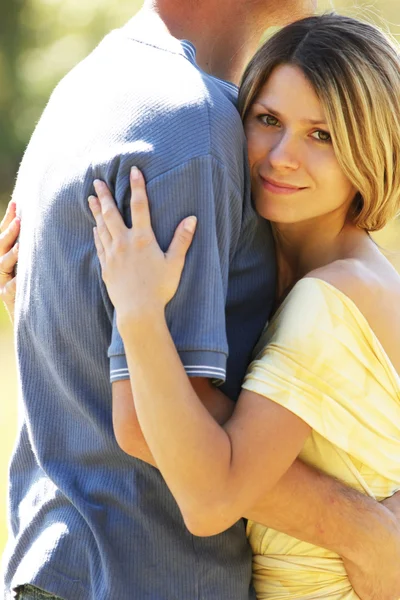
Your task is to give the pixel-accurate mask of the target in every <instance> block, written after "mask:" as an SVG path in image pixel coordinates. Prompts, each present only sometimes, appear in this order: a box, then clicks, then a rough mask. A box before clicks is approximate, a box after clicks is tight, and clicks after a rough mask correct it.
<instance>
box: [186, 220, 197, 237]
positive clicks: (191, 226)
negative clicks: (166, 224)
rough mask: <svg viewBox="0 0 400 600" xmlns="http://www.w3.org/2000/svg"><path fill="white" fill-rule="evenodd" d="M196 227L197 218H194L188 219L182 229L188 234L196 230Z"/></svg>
mask: <svg viewBox="0 0 400 600" xmlns="http://www.w3.org/2000/svg"><path fill="white" fill-rule="evenodd" d="M196 225H197V218H196V217H188V218H187V219H186V221H185V225H184V228H185V229H186V231H188V232H189V233H193V232H194V230H195V229H196Z"/></svg>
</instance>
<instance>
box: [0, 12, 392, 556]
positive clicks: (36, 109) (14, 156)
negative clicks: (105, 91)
mask: <svg viewBox="0 0 400 600" xmlns="http://www.w3.org/2000/svg"><path fill="white" fill-rule="evenodd" d="M277 1H279V0H277ZM141 4H142V2H141V0H116V1H114V2H111V1H110V0H1V3H0V132H1V135H0V214H3V212H4V209H5V206H6V204H7V202H8V200H9V198H10V194H11V191H12V188H13V185H14V180H15V176H16V173H17V170H18V165H19V162H20V160H21V156H22V154H23V151H24V148H25V146H26V144H27V142H28V141H29V138H30V135H31V133H32V131H33V129H34V127H35V123H36V122H37V120H38V119H39V117H40V114H41V112H42V110H43V108H44V106H45V104H46V102H47V99H48V97H49V95H50V93H51V91H52V89H53V87H54V85H55V84H56V83H57V81H58V80H59V79H60V78H61V77H62V76H63V75H64V74H65V73H66V72H67V71H68V70H69V69H70V68H71V67H72V66H73V65H74V64H76V63H77V62H78V61H79V60H80V59H81V58H83V57H84V56H85V55H86V54H87V53H88V52H90V51H91V50H92V48H94V47H95V45H96V44H97V42H98V41H99V40H100V39H101V38H102V36H103V35H104V34H105V33H106V32H108V31H109V30H111V29H113V28H115V27H118V26H120V25H122V24H123V23H124V22H125V21H126V20H128V19H129V18H130V17H131V16H133V15H134V13H135V12H136V11H137V10H138V9H139V8H140V6H141ZM319 8H320V10H326V9H329V8H335V9H336V10H337V11H338V12H343V13H346V14H350V15H351V16H356V17H357V16H361V17H363V18H367V19H368V20H370V21H372V22H375V23H377V24H378V25H381V26H383V27H385V28H387V29H390V30H391V32H392V34H393V35H395V36H396V37H397V36H398V35H399V34H400V7H399V3H398V0H375V1H373V2H371V0H368V1H364V0H358V2H357V0H356V1H354V0H332V1H331V0H322V1H320V7H319ZM127 76H129V74H127ZM94 91H95V90H94ZM378 241H379V242H380V244H381V245H382V246H384V247H385V248H386V249H387V250H388V252H389V258H390V259H391V260H392V261H393V262H394V264H395V265H396V266H397V268H398V269H399V270H400V255H399V254H397V251H400V227H399V225H398V224H393V225H391V226H390V227H388V228H387V229H386V230H385V231H384V232H381V233H380V234H379V236H378ZM0 374H1V377H0V386H1V390H0V398H1V402H0V553H2V551H3V547H4V543H5V539H6V491H7V467H8V462H9V457H10V453H11V451H12V446H13V443H14V438H15V432H16V423H17V399H16V398H17V393H16V390H17V385H16V371H15V362H14V356H13V344H12V331H11V327H10V325H9V323H8V318H7V316H6V313H5V311H4V309H3V307H2V306H1V307H0Z"/></svg>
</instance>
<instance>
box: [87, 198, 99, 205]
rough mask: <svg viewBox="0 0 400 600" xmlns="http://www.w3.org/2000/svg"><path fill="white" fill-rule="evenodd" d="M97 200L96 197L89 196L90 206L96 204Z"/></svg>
mask: <svg viewBox="0 0 400 600" xmlns="http://www.w3.org/2000/svg"><path fill="white" fill-rule="evenodd" d="M96 200H97V198H96V196H89V198H88V202H89V204H90V205H92V204H95V203H96Z"/></svg>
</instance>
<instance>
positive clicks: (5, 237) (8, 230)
mask: <svg viewBox="0 0 400 600" xmlns="http://www.w3.org/2000/svg"><path fill="white" fill-rule="evenodd" d="M8 221H9V219H6V217H4V219H3V221H2V225H1V228H0V256H4V254H6V253H7V252H8V251H9V250H11V248H12V247H13V245H14V244H15V242H16V240H17V237H18V235H19V230H20V225H21V223H20V220H19V219H18V217H14V218H13V219H12V220H11V222H8ZM7 223H8V225H7ZM3 224H4V226H3Z"/></svg>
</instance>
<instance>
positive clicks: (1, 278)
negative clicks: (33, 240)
mask: <svg viewBox="0 0 400 600" xmlns="http://www.w3.org/2000/svg"><path fill="white" fill-rule="evenodd" d="M18 250H19V244H15V246H14V247H13V248H11V250H9V251H8V252H6V253H5V254H3V255H0V286H1V285H4V283H5V282H6V281H8V280H9V279H10V278H12V277H13V276H14V269H15V265H16V264H17V261H18Z"/></svg>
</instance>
